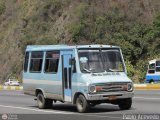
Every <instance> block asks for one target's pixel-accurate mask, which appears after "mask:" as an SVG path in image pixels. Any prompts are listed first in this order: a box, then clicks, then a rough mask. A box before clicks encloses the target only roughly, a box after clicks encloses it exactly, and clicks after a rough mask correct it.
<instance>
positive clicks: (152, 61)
mask: <svg viewBox="0 0 160 120" xmlns="http://www.w3.org/2000/svg"><path fill="white" fill-rule="evenodd" d="M156 61H160V59H154V60H150V61H149V64H152V63H155V62H156Z"/></svg>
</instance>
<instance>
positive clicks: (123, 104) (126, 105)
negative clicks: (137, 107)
mask: <svg viewBox="0 0 160 120" xmlns="http://www.w3.org/2000/svg"><path fill="white" fill-rule="evenodd" d="M118 105H119V108H120V109H121V110H128V109H130V108H131V106H132V98H126V99H121V100H119V101H118Z"/></svg>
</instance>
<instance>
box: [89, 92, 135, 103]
mask: <svg viewBox="0 0 160 120" xmlns="http://www.w3.org/2000/svg"><path fill="white" fill-rule="evenodd" d="M133 96H134V92H126V91H124V92H108V93H101V94H87V100H90V101H92V100H111V98H112V97H114V98H115V99H123V98H131V97H133Z"/></svg>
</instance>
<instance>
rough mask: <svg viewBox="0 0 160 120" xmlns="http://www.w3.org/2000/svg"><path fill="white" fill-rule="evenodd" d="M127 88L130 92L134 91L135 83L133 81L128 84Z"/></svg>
mask: <svg viewBox="0 0 160 120" xmlns="http://www.w3.org/2000/svg"><path fill="white" fill-rule="evenodd" d="M127 90H128V91H130V92H131V91H133V84H132V83H128V84H127Z"/></svg>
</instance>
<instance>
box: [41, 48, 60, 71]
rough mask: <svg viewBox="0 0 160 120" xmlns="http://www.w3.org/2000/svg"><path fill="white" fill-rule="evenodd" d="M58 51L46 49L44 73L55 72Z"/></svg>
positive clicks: (57, 62) (56, 69)
mask: <svg viewBox="0 0 160 120" xmlns="http://www.w3.org/2000/svg"><path fill="white" fill-rule="evenodd" d="M59 54H60V51H57V50H56V51H47V52H46V58H45V67H44V72H45V73H57V71H58V64H59V56H60V55H59Z"/></svg>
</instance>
